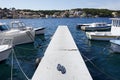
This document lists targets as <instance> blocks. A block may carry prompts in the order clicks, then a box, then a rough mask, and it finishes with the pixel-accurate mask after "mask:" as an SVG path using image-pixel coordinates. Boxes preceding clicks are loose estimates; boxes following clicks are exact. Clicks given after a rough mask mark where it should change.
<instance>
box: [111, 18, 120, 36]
mask: <svg viewBox="0 0 120 80" xmlns="http://www.w3.org/2000/svg"><path fill="white" fill-rule="evenodd" d="M111 20H112V27H111V33H112V34H113V35H120V18H112V19H111Z"/></svg>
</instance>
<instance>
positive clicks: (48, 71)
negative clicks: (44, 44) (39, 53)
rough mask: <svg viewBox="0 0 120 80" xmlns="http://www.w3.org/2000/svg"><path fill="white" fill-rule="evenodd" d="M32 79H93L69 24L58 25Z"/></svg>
mask: <svg viewBox="0 0 120 80" xmlns="http://www.w3.org/2000/svg"><path fill="white" fill-rule="evenodd" d="M32 80H93V79H92V77H91V75H90V73H89V71H88V69H87V67H86V65H85V62H84V60H83V58H82V56H81V54H80V52H79V50H78V48H77V46H76V44H75V42H74V40H73V38H72V35H71V33H70V31H69V29H68V27H67V26H58V28H57V30H56V32H55V34H54V36H53V37H52V40H51V42H50V44H49V46H48V48H47V49H46V52H45V54H44V57H43V59H42V60H41V62H40V64H39V65H38V67H37V69H36V71H35V73H34V75H33V77H32Z"/></svg>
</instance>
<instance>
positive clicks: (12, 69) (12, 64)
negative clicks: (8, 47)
mask: <svg viewBox="0 0 120 80" xmlns="http://www.w3.org/2000/svg"><path fill="white" fill-rule="evenodd" d="M13 64H14V62H13V48H12V56H11V80H13Z"/></svg>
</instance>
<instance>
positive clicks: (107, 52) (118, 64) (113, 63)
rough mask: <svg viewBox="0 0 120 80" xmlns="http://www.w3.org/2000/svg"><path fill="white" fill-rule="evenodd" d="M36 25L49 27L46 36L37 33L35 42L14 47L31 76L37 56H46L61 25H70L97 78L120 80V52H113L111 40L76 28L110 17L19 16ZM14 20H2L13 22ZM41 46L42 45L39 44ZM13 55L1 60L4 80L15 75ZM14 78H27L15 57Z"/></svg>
mask: <svg viewBox="0 0 120 80" xmlns="http://www.w3.org/2000/svg"><path fill="white" fill-rule="evenodd" d="M19 20H21V21H23V22H25V23H26V24H27V25H30V26H33V27H41V26H42V27H45V28H46V32H45V35H40V36H36V39H35V42H34V43H31V44H24V45H19V46H16V47H14V51H15V54H16V57H17V59H18V61H19V63H20V65H21V67H22V68H23V70H24V72H25V74H26V75H27V76H28V77H29V78H31V77H32V76H33V74H34V71H35V59H36V58H38V57H43V56H44V52H45V50H46V48H47V46H48V44H49V42H50V40H51V37H52V35H53V34H54V32H55V30H56V29H57V27H58V25H67V26H68V27H69V29H70V32H71V34H72V36H73V38H74V40H75V42H76V44H77V47H78V48H79V50H80V52H81V55H82V57H83V58H84V61H85V63H86V65H87V67H88V70H89V71H90V74H91V76H92V77H93V80H120V74H119V72H120V54H116V53H113V52H112V51H111V47H110V46H111V43H110V42H102V41H89V40H88V39H87V38H86V35H85V32H84V31H81V30H79V29H77V28H76V25H77V24H79V23H91V22H107V23H111V20H110V19H109V18H58V19H56V18H54V19H19ZM10 21H12V19H9V20H8V19H4V20H0V22H6V23H9V22H10ZM39 45H40V46H39ZM11 59H12V57H11V55H10V56H9V59H7V60H6V61H4V62H1V63H0V78H1V79H0V80H10V78H11ZM13 80H27V79H26V78H25V76H24V75H23V73H22V72H21V70H20V68H19V66H18V64H17V61H16V60H15V57H14V65H13Z"/></svg>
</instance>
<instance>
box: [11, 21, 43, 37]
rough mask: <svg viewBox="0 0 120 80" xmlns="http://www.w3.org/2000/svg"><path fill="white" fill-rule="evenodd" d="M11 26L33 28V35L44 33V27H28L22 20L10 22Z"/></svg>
mask: <svg viewBox="0 0 120 80" xmlns="http://www.w3.org/2000/svg"><path fill="white" fill-rule="evenodd" d="M11 24H12V25H11V26H13V25H14V26H15V27H14V28H16V27H19V29H20V28H22V29H33V30H35V35H39V34H44V30H45V28H44V27H37V28H33V27H29V26H26V24H25V23H24V22H22V21H13V22H11Z"/></svg>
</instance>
